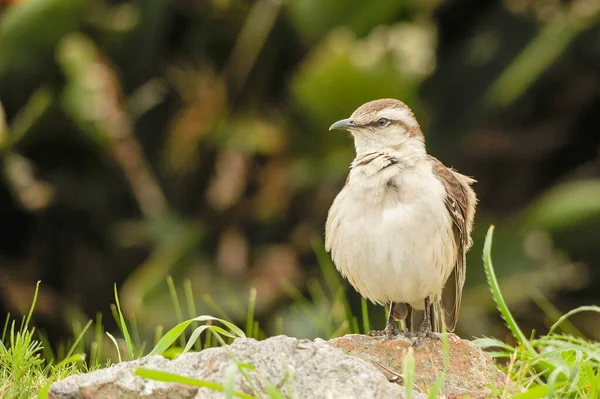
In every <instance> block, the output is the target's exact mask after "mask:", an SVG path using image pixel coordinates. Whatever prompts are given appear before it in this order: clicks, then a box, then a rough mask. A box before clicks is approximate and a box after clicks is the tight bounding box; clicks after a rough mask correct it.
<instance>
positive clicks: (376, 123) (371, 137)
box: [329, 98, 425, 153]
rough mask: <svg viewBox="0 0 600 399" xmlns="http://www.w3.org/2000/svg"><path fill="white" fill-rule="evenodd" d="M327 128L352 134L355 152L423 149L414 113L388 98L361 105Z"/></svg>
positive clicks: (422, 139)
mask: <svg viewBox="0 0 600 399" xmlns="http://www.w3.org/2000/svg"><path fill="white" fill-rule="evenodd" d="M329 130H348V131H349V132H350V133H352V135H353V136H354V142H355V145H356V151H357V153H363V152H368V151H390V150H396V151H401V150H402V149H403V148H405V149H409V148H415V149H416V150H417V151H420V150H419V149H421V148H422V150H423V152H424V151H425V144H424V142H425V139H424V137H423V133H422V132H421V127H420V126H419V123H418V122H417V120H416V118H415V115H414V114H413V113H412V111H411V110H410V108H408V107H407V106H406V104H404V103H403V102H402V101H398V100H394V99H391V98H385V99H381V100H374V101H370V102H368V103H366V104H363V105H361V106H360V107H358V109H357V110H356V111H354V112H353V113H352V115H350V117H349V118H347V119H342V120H339V121H337V122H335V123H334V124H333V125H331V127H330V128H329Z"/></svg>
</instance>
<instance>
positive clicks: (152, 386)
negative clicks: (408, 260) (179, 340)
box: [50, 336, 427, 399]
mask: <svg viewBox="0 0 600 399" xmlns="http://www.w3.org/2000/svg"><path fill="white" fill-rule="evenodd" d="M355 339H356V338H350V339H348V340H346V341H341V340H337V341H336V344H335V345H341V346H342V347H344V348H347V347H348V346H349V345H350V342H352V341H353V340H355ZM355 342H358V341H355ZM365 342H367V341H365ZM344 343H347V344H348V346H345V345H344ZM233 359H236V360H237V361H238V362H241V363H246V364H250V365H252V366H253V367H254V371H249V370H247V371H246V372H247V374H248V376H249V379H250V380H251V382H249V381H247V380H246V379H244V378H243V377H242V376H241V375H240V373H239V372H236V374H235V387H236V388H235V389H236V391H239V392H244V393H246V394H249V395H257V394H258V393H260V394H262V395H263V396H267V395H266V394H265V392H266V382H267V381H268V382H270V383H271V384H273V385H274V386H276V387H277V388H278V389H279V390H280V391H281V392H282V393H283V394H284V395H285V396H286V397H293V398H356V397H360V398H365V399H367V398H405V397H406V395H405V391H404V388H403V387H401V386H400V385H397V384H390V383H389V382H388V380H387V379H386V377H385V376H384V374H382V373H381V372H380V371H379V370H378V369H377V368H376V367H375V366H374V365H373V364H371V363H368V362H365V361H363V360H361V359H360V358H359V357H356V356H350V355H347V354H345V353H344V352H342V351H341V350H338V349H335V348H334V347H333V346H331V345H329V344H328V343H326V342H325V341H322V340H317V341H315V342H312V341H307V340H298V339H296V338H290V337H286V336H277V337H273V338H269V339H266V340H264V341H256V340H254V339H248V338H244V339H237V340H235V342H234V343H233V344H232V345H230V346H227V347H222V348H210V349H206V350H203V351H201V352H198V353H187V354H184V355H181V356H179V357H178V358H177V359H175V360H167V359H165V358H163V357H161V356H148V357H144V358H142V359H139V360H136V361H132V362H124V363H120V364H117V365H115V366H112V367H109V368H106V369H102V370H97V371H93V372H91V373H88V374H83V375H75V376H71V377H68V378H66V379H65V380H63V381H59V382H56V383H54V384H53V385H52V387H51V390H50V397H51V398H55V399H59V398H60V399H67V398H68V399H75V398H82V399H88V398H89V399H91V398H173V399H179V398H222V397H225V395H224V394H223V393H221V392H217V391H214V390H209V389H207V388H197V387H192V386H187V385H181V384H173V383H163V382H157V381H153V380H147V379H142V378H140V377H137V376H135V375H134V374H133V373H132V371H133V369H135V368H138V367H144V368H150V369H156V370H162V371H167V372H171V373H177V374H179V375H184V376H189V377H193V378H197V379H201V380H206V381H213V382H217V383H219V384H223V381H224V380H225V376H226V375H227V374H228V373H229V371H230V370H232V365H234V364H235V363H234V360H233ZM233 367H235V366H233ZM257 391H258V392H257ZM426 397H427V396H425V395H422V394H417V393H414V394H413V398H415V399H423V398H426Z"/></svg>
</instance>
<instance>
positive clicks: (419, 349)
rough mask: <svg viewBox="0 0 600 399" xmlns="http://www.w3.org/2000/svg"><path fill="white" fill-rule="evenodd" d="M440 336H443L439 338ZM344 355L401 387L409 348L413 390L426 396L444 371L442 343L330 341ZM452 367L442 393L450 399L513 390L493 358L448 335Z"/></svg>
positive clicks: (348, 338)
mask: <svg viewBox="0 0 600 399" xmlns="http://www.w3.org/2000/svg"><path fill="white" fill-rule="evenodd" d="M440 336H441V335H440ZM329 343H330V345H332V346H333V347H335V348H339V349H341V350H342V351H344V352H345V353H347V354H349V355H352V356H355V357H358V358H360V359H363V360H365V361H367V362H369V363H372V364H374V365H376V366H377V367H378V368H379V370H380V371H381V372H382V373H383V374H384V375H385V376H386V377H387V378H388V380H389V381H391V382H396V383H398V384H402V378H401V376H402V364H403V360H404V356H405V355H406V353H407V352H408V350H409V348H412V350H413V356H414V359H415V377H414V388H416V389H417V390H418V391H421V392H427V391H428V390H429V389H430V388H431V387H432V386H433V385H434V384H435V383H436V382H437V381H438V379H439V377H440V375H441V373H442V371H443V369H444V348H443V344H442V341H441V340H439V341H436V340H432V341H429V342H428V343H427V344H426V345H420V346H412V343H413V341H412V340H409V339H403V338H398V339H394V340H390V341H386V340H384V339H383V338H379V337H377V338H375V337H369V336H365V335H358V334H351V335H346V336H343V337H340V338H335V339H332V340H331V341H329ZM448 344H449V350H450V357H449V365H448V369H447V372H446V377H445V379H444V384H443V386H442V390H441V393H442V395H445V396H446V397H447V398H449V399H451V398H462V397H469V398H488V397H490V395H491V392H492V389H491V388H492V387H494V388H499V389H501V390H504V389H505V388H507V387H512V383H511V381H510V380H509V379H508V377H507V376H506V375H505V374H504V373H502V372H501V371H499V370H498V369H497V368H496V366H495V365H494V362H493V360H492V358H491V357H490V356H489V355H488V354H487V353H485V352H483V351H481V350H480V349H478V348H476V347H475V345H473V343H472V342H470V341H467V340H463V339H461V338H459V337H458V336H456V335H455V334H448Z"/></svg>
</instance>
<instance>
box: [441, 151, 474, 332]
mask: <svg viewBox="0 0 600 399" xmlns="http://www.w3.org/2000/svg"><path fill="white" fill-rule="evenodd" d="M432 160H434V163H433V165H434V166H433V172H434V173H435V174H436V175H437V177H438V178H439V179H440V181H441V182H442V184H444V187H445V188H446V193H447V195H446V209H447V210H448V213H449V214H450V217H451V218H452V224H453V226H452V230H453V232H454V245H455V246H456V249H457V251H456V253H457V256H456V264H455V265H454V269H453V270H452V273H451V274H450V277H449V278H448V280H447V281H446V285H445V286H444V289H443V291H442V297H441V306H434V312H433V316H432V317H433V318H434V319H435V318H436V317H437V316H438V315H437V314H436V311H435V310H436V308H438V311H439V312H442V313H443V314H445V319H446V327H447V328H448V330H449V331H454V328H455V327H456V321H457V320H458V312H459V310H460V302H461V299H462V289H463V285H464V283H465V277H466V261H465V257H466V253H467V251H468V249H469V248H470V247H471V230H472V228H473V216H474V215H475V205H476V203H477V198H476V196H475V192H474V191H473V189H472V188H471V184H472V183H474V182H475V180H473V179H471V178H470V177H467V176H464V175H462V174H460V173H458V172H456V171H454V170H452V169H449V168H447V167H445V166H444V165H443V164H442V163H441V162H439V161H438V160H437V159H435V158H432ZM435 302H436V301H435V300H434V303H435ZM438 305H439V303H438ZM437 318H438V319H439V317H437ZM433 324H435V323H433Z"/></svg>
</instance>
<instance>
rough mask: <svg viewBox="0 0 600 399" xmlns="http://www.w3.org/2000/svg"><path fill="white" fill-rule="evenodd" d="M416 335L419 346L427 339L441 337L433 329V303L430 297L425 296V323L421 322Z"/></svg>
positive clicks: (416, 342) (416, 343)
mask: <svg viewBox="0 0 600 399" xmlns="http://www.w3.org/2000/svg"><path fill="white" fill-rule="evenodd" d="M416 337H417V340H416V341H415V345H417V346H418V345H420V344H421V343H423V341H425V340H427V339H439V337H438V336H437V335H435V333H434V332H433V331H432V329H431V303H430V301H429V297H427V298H425V317H424V318H423V323H422V324H421V327H420V328H419V331H418V332H417V334H416Z"/></svg>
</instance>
